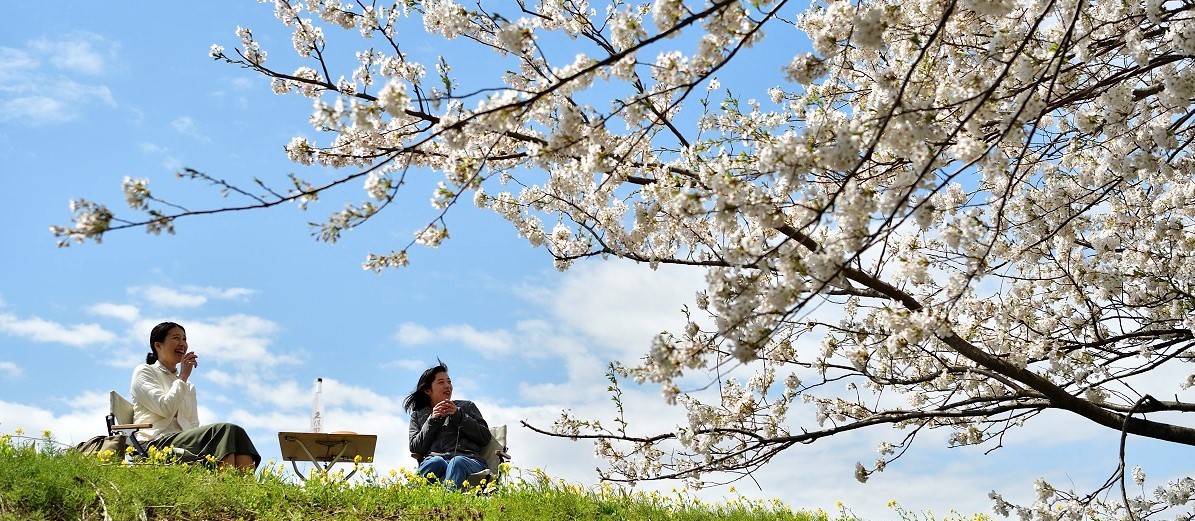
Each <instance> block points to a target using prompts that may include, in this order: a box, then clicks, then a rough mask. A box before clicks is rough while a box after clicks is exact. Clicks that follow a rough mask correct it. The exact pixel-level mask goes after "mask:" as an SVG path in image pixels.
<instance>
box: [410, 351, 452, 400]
mask: <svg viewBox="0 0 1195 521" xmlns="http://www.w3.org/2000/svg"><path fill="white" fill-rule="evenodd" d="M436 363H437V364H439V365H436V366H435V367H429V368H427V370H426V371H424V372H423V374H421V375H419V382H418V383H416V384H415V390H414V391H411V394H408V395H407V398H406V399H405V400H403V401H402V408H403V409H404V410H406V411H407V412H408V413H409V412H412V411H418V410H419V409H422V408H424V407H431V405H432V398H431V397H430V396H428V395H427V390H428V389H431V388H432V382H434V381H436V375H437V374H440V373H447V372H448V366H447V365H444V362H441V361H440V359H439V358H437V359H436Z"/></svg>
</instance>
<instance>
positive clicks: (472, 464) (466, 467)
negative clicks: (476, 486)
mask: <svg viewBox="0 0 1195 521" xmlns="http://www.w3.org/2000/svg"><path fill="white" fill-rule="evenodd" d="M486 468H487V467H486V464H485V463H482V462H480V461H477V460H475V459H473V458H470V457H468V456H453V457H452V459H450V460H449V459H444V456H429V457H427V458H426V459H424V460H423V463H420V464H419V475H420V476H424V477H426V476H427V474H428V473H429V472H430V473H431V474H433V475H435V476H436V478H438V479H440V480H441V481H449V482H451V485H449V486H450V487H451V488H460V486H461V484H462V483H464V482H465V478H467V477H469V474H472V473H474V472H481V471H483V470H485V469H486Z"/></svg>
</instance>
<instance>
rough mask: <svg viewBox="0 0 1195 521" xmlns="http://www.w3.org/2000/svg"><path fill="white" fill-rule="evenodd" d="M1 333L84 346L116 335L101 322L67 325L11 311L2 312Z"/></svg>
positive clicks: (102, 342) (105, 340)
mask: <svg viewBox="0 0 1195 521" xmlns="http://www.w3.org/2000/svg"><path fill="white" fill-rule="evenodd" d="M0 333H7V334H9V335H12V336H16V337H21V338H27V339H29V340H32V341H34V342H47V343H58V344H66V345H69V346H75V347H82V346H88V345H95V344H107V343H109V342H112V341H113V340H115V339H116V335H115V334H114V333H112V332H110V331H108V330H106V329H104V328H103V326H100V325H99V324H74V325H65V324H59V323H57V322H51V321H49V320H44V319H41V318H38V317H30V318H24V319H22V318H17V317H16V316H15V315H12V314H10V313H0Z"/></svg>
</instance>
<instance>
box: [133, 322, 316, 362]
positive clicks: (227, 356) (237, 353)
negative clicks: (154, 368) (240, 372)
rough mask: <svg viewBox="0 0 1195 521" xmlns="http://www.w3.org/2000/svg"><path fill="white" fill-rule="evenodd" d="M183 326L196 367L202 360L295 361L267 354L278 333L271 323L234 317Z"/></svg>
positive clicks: (147, 327) (147, 328)
mask: <svg viewBox="0 0 1195 521" xmlns="http://www.w3.org/2000/svg"><path fill="white" fill-rule="evenodd" d="M154 323H155V324H156V322H154ZM180 323H181V322H180ZM152 327H153V324H148V323H147V325H146V326H145V327H143V328H141V329H143V330H144V331H149V330H150V329H151V328H152ZM183 327H185V328H186V329H187V344H188V345H189V347H190V349H191V350H192V351H194V352H196V353H197V354H198V355H199V357H200V364H202V363H203V361H204V360H207V361H210V362H218V363H231V364H253V365H262V366H270V365H275V364H291V363H294V362H295V359H294V358H293V357H292V356H290V355H282V354H278V353H273V352H271V350H270V346H271V345H272V344H273V342H274V339H273V337H274V334H275V333H277V332H278V324H276V323H275V322H273V321H271V320H267V319H264V318H261V317H257V316H253V315H245V314H236V315H229V316H224V317H218V318H216V319H214V320H210V321H207V320H192V321H190V322H188V323H185V324H183Z"/></svg>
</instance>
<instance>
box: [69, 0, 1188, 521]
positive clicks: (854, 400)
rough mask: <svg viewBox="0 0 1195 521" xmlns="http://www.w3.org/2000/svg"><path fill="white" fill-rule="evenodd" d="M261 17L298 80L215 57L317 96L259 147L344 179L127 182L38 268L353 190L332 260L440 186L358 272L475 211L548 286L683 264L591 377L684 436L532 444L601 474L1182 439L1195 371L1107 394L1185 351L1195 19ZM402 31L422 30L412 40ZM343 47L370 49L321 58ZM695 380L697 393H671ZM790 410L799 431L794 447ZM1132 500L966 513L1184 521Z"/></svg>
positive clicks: (445, 11)
mask: <svg viewBox="0 0 1195 521" xmlns="http://www.w3.org/2000/svg"><path fill="white" fill-rule="evenodd" d="M274 9H275V15H276V17H277V19H278V20H279V21H280V22H281V23H282V24H285V25H286V27H288V28H290V30H291V31H293V46H294V51H296V52H297V55H296V56H289V57H288V58H287V59H276V58H274V57H272V56H271V59H270V60H267V51H266V50H265V49H263V48H261V46H260V45H259V43H258V42H257V41H256V40H255V39H254V37H253V33H252V32H251V31H250V29H248V28H241V29H239V30H238V31H237V35H238V36H239V38H240V43H239V46H237V47H236V48H235V49H234V50H232V51H229V50H226V49H225V48H223V47H220V46H213V47H212V49H211V56H212V57H213V58H214V59H215V60H217V61H221V62H226V63H228V64H231V65H234V66H239V67H243V68H246V69H249V70H250V71H252V72H254V73H258V74H262V75H265V76H267V77H269V78H271V80H272V84H273V90H274V92H276V93H278V94H290V95H298V96H305V97H308V98H310V99H312V100H313V103H314V109H313V111H312V112H311V114H310V118H311V123H312V125H313V127H314V129H315V130H316V131H318V135H319V136H322V138H320V139H307V138H302V137H297V138H294V139H293V140H292V141H291V142H290V143H289V144H287V145H286V152H287V154H288V155H289V157H290V159H291V160H293V161H294V162H295V163H299V164H301V165H312V166H316V167H335V168H336V169H337V170H336V172H340V173H341V175H338V176H336V177H335V178H333V179H331V180H326V179H325V178H324V177H318V178H312V179H318V180H312V179H309V178H304V177H301V176H298V175H292V176H290V177H289V178H286V180H285V181H283V180H279V179H275V180H272V181H271V180H269V179H265V180H261V181H257V182H256V184H252V185H249V186H237V185H235V184H233V183H229V182H226V181H224V180H222V179H220V178H219V177H218V176H212V175H209V174H206V173H202V172H200V171H196V170H189V169H188V170H186V171H184V172H183V173H182V175H184V176H187V177H191V178H194V179H196V180H198V181H200V182H207V183H211V184H213V185H216V186H217V187H218V188H219V189H220V190H222V191H223V192H225V193H226V194H231V195H233V196H236V197H239V198H240V201H241V203H243V204H232V205H224V206H220V207H218V208H214V209H208V210H191V209H187V208H181V207H178V206H175V205H172V204H170V203H169V202H168V201H167V200H166V199H164V198H159V197H158V196H156V195H155V194H153V193H151V191H150V189H149V184H148V181H147V180H145V179H126V180H125V181H124V189H125V194H126V196H127V203H128V205H129V206H130V207H131V208H132V209H133V210H134V211H137V212H140V214H139V215H140V216H139V217H134V218H127V219H126V218H120V217H117V216H116V214H115V213H113V212H112V211H111V210H110V209H109V208H107V207H106V206H104V205H102V204H99V203H96V202H92V201H87V200H77V201H75V202H74V203H73V204H72V211H73V212H74V216H73V225H72V226H69V227H53V228H52V231H53V233H54V234H55V235H56V236H57V237H58V238H59V241H60V244H61V245H64V246H65V245H67V244H70V243H73V242H81V241H84V240H87V239H94V240H95V241H97V242H98V241H99V240H100V239H101V238H102V237H103V235H104V234H105V233H107V232H110V231H113V230H119V229H126V228H138V227H143V228H145V229H147V230H148V231H150V232H154V233H158V232H161V231H168V232H173V231H174V229H173V227H174V224H175V222H176V221H178V220H179V219H181V218H184V217H189V216H194V215H201V214H207V213H213V212H220V211H234V210H242V209H250V208H268V207H273V206H278V205H285V204H288V203H290V204H296V205H298V206H299V207H301V208H305V207H306V205H307V204H308V203H310V202H311V201H314V200H316V199H318V198H319V197H321V196H322V195H327V194H330V193H332V192H331V190H332V189H333V188H337V187H340V186H342V185H345V184H348V183H354V184H356V183H359V184H360V185H362V186H363V188H364V190H365V195H364V197H363V198H362V199H360V200H359V202H349V203H348V204H347V205H346V206H344V209H343V210H342V211H339V212H336V213H333V214H332V215H330V216H329V217H328V218H327V220H326V221H325V222H323V223H322V224H320V225H318V226H317V227H316V229H315V230H314V232H315V234H316V235H317V237H318V238H319V239H320V240H324V241H332V242H335V241H336V240H337V239H338V237H339V236H340V234H341V233H343V232H344V231H345V230H348V229H351V228H354V227H356V226H361V225H363V224H365V223H366V222H367V221H369V220H370V219H371V218H372V217H373V216H375V215H377V214H378V213H379V212H381V211H382V210H383V209H385V208H386V207H387V205H388V204H389V203H391V202H393V201H395V199H396V197H398V196H399V194H400V193H401V191H402V188H403V186H404V184H406V183H407V182H408V181H409V179H411V178H414V176H422V177H427V176H430V175H435V176H438V178H439V182H438V187H437V188H435V190H434V193H433V194H432V209H431V210H430V211H429V214H428V215H429V219H428V224H427V226H426V227H423V228H421V229H419V230H415V233H414V236H413V238H412V239H411V240H410V242H409V243H406V244H399V245H395V246H394V247H393V249H389V248H388V249H389V251H385V252H382V253H371V254H369V255H368V256H367V258H366V260H365V262H364V266H365V268H367V269H372V270H382V269H385V268H391V267H401V266H404V265H406V264H407V263H408V262H409V258H408V252H409V251H410V250H411V248H412V247H415V246H416V245H423V246H429V247H434V246H436V245H438V244H440V243H441V241H443V240H444V239H446V238H447V237H448V236H449V228H448V223H449V221H450V219H449V217H450V211H451V210H453V208H455V207H457V205H458V204H469V203H472V204H475V205H477V206H478V207H481V208H484V209H488V210H492V211H493V212H494V213H496V214H498V215H499V216H501V218H503V219H505V220H507V221H509V222H510V223H511V224H512V225H513V227H514V229H515V231H516V232H517V233H518V234H519V236H521V237H524V238H526V239H527V240H528V241H529V242H530V243H531V244H532V245H535V246H539V247H542V248H543V249H544V250H545V251H546V252H547V253H548V254H549V255H551V256H552V258H553V259H554V260H555V262H556V264H557V266H558V267H559V268H560V269H567V268H568V267H569V266H570V265H571V264H573V263H574V262H576V261H579V260H582V259H588V258H591V257H599V258H607V257H620V258H624V259H630V260H633V261H638V262H643V263H649V264H651V265H652V266H658V265H661V264H675V265H683V266H688V267H691V268H692V269H697V270H703V271H704V272H705V274H706V280H707V282H708V288H707V289H705V290H704V291H702V292H700V293H699V294H698V295H697V306H696V308H695V309H686V310H685V311H684V312H685V314H686V317H687V318H688V326H687V327H686V328H685V329H684V330H681V331H672V332H668V333H664V334H661V335H660V336H659V337H658V338H656V340H655V341H654V343H653V344H652V345H651V346H650V348H649V351H648V352H647V353H646V354H645V356H644V358H643V359H642V360H639V361H634V362H623V363H615V364H613V365H612V366H611V373H610V378H611V381H612V382H613V384H614V385H612V387H611V388H612V390H614V392H615V393H616V395H615V397H616V398H617V397H618V394H617V393H619V392H620V391H619V388H618V382H619V381H620V380H621V381H623V382H625V381H627V380H628V379H630V380H633V381H635V382H639V383H652V384H655V385H658V386H660V387H661V388H662V389H663V392H664V398H663V399H665V400H667V401H669V402H672V403H678V404H681V405H682V406H683V407H684V408H685V410H686V411H687V413H688V420H689V421H688V423H687V424H685V425H678V426H676V428H675V429H674V430H672V431H670V432H662V433H637V432H635V429H634V425H633V423H631V422H633V419H632V420H630V421H628V420H624V419H623V416H621V415H620V416H619V417H618V421H617V422H616V425H615V426H614V428H610V426H609V425H602V424H601V423H599V422H596V421H592V420H587V419H582V418H574V417H572V416H571V415H569V414H567V413H566V414H565V415H564V416H563V417H562V418H561V419H560V421H558V422H557V423H556V424H555V425H554V426H552V427H551V428H545V429H541V430H542V431H543V432H549V433H551V434H552V435H555V436H567V437H572V438H584V439H591V440H593V441H594V443H595V447H596V450H597V452H598V453H599V454H600V455H601V456H603V457H605V458H606V459H607V460H608V461H609V467H608V468H607V469H606V470H604V471H603V476H602V477H603V478H605V479H611V480H622V481H631V482H634V481H640V480H650V479H671V478H682V479H688V480H692V481H694V482H695V483H697V484H700V483H701V482H702V481H703V480H704V479H706V477H707V476H719V475H722V476H726V475H729V476H736V475H739V476H741V475H743V474H749V473H750V472H752V471H753V470H754V469H757V468H758V467H759V466H760V465H764V464H765V463H766V462H767V461H769V460H770V459H771V458H772V457H774V456H775V455H777V454H779V453H780V452H782V451H786V450H789V449H792V448H794V447H796V446H799V445H801V444H805V443H813V442H816V441H818V440H821V439H823V438H826V437H830V436H834V435H840V434H847V433H851V432H852V431H855V430H859V429H865V428H872V427H877V426H895V427H898V428H899V429H900V430H898V431H895V432H902V433H904V435H903V436H902V437H900V438H899V439H894V440H891V441H890V442H885V443H884V444H883V445H881V447H880V448H879V449H880V454H881V456H880V458H879V459H877V460H875V461H871V462H866V463H860V464H858V465H857V467H856V471H855V472H856V476H857V477H858V478H859V479H860V480H866V479H867V477H868V476H869V475H871V474H872V473H874V472H878V471H882V470H884V468H885V466H886V465H888V464H890V463H892V462H893V461H895V460H896V459H898V458H899V457H900V456H901V455H902V454H904V453H905V452H906V451H907V450H908V449H909V448H910V447H911V446H912V444H913V442H914V441H915V440H916V438H917V436H918V434H919V433H921V432H923V431H925V430H927V429H946V430H949V431H950V432H951V433H952V434H951V436H950V444H952V445H982V444H993V443H995V444H1000V443H1003V442H1004V441H1005V440H1006V438H1007V439H1008V440H1012V439H1015V436H1014V432H1013V431H1014V430H1015V428H1016V427H1018V426H1022V425H1025V424H1026V423H1028V422H1031V421H1033V420H1034V419H1035V418H1036V417H1038V416H1039V415H1040V414H1041V413H1043V412H1045V411H1051V410H1056V411H1062V412H1065V413H1067V414H1071V415H1074V416H1075V417H1078V418H1082V419H1084V420H1087V421H1090V422H1091V423H1093V424H1095V425H1099V426H1102V427H1106V428H1108V429H1112V430H1115V431H1119V432H1121V433H1122V436H1124V437H1125V438H1122V443H1124V441H1123V440H1131V439H1132V438H1129V437H1128V436H1129V435H1132V436H1140V437H1146V438H1154V439H1158V440H1164V441H1169V442H1173V443H1177V444H1184V445H1192V444H1195V429H1192V428H1190V427H1186V426H1184V425H1182V424H1181V423H1179V422H1176V421H1173V419H1174V418H1175V417H1176V415H1174V414H1172V413H1175V412H1179V413H1181V412H1195V404H1193V403H1189V402H1182V401H1179V400H1178V398H1177V396H1178V391H1179V390H1182V389H1187V388H1188V387H1190V386H1191V385H1192V384H1193V383H1195V376H1186V377H1185V378H1181V377H1180V378H1178V379H1177V380H1176V381H1169V380H1168V381H1162V382H1158V381H1153V382H1152V384H1153V385H1154V387H1152V388H1156V389H1161V390H1162V391H1163V392H1165V393H1166V394H1162V393H1161V392H1155V393H1154V394H1149V393H1147V392H1144V391H1142V390H1140V386H1138V385H1135V383H1134V382H1140V381H1142V379H1143V378H1146V377H1148V376H1149V375H1155V374H1159V369H1162V368H1168V369H1169V368H1172V367H1174V366H1176V365H1177V366H1179V367H1180V368H1186V367H1189V366H1182V365H1179V364H1185V363H1190V362H1191V361H1192V356H1193V355H1192V351H1191V348H1192V346H1193V341H1195V338H1193V336H1192V328H1193V326H1195V204H1192V202H1193V201H1195V182H1193V174H1195V163H1193V160H1192V157H1191V155H1190V154H1189V153H1188V152H1187V147H1188V145H1189V144H1190V143H1191V142H1192V140H1195V129H1193V127H1192V125H1193V123H1195V121H1193V120H1192V116H1193V115H1195V111H1193V110H1192V104H1191V99H1192V95H1195V68H1192V67H1191V62H1192V58H1193V57H1195V2H1191V1H1190V0H906V1H903V2H900V1H885V0H849V1H847V0H829V1H816V2H812V4H810V3H806V2H790V1H785V0H752V1H750V2H745V1H741V0H702V1H691V2H683V1H681V0H657V1H655V2H651V3H647V4H634V3H627V2H623V1H621V0H613V1H610V2H605V3H597V2H595V3H592V4H591V3H590V2H587V1H585V0H540V1H538V2H531V1H528V0H519V1H518V2H517V3H514V2H479V3H472V4H458V3H456V2H453V1H451V0H426V1H418V0H406V1H402V2H396V3H395V4H394V5H385V6H383V5H378V3H377V2H358V3H356V4H353V3H342V2H340V1H338V0H307V1H302V2H301V1H298V0H276V1H275V2H274ZM419 23H421V24H422V28H423V29H425V31H426V34H417V33H416V32H415V31H413V30H411V29H412V28H414V27H415V26H416V24H419ZM326 31H327V32H326ZM333 35H334V36H335V37H333ZM429 35H430V36H429ZM350 37H352V38H357V37H360V38H362V39H363V43H360V42H358V43H351V38H350ZM429 37H430V38H440V39H443V40H444V42H445V45H446V48H447V47H448V45H449V44H451V46H455V47H453V48H458V49H467V52H471V53H485V54H487V55H488V56H489V57H490V59H492V60H493V61H494V62H495V63H498V64H501V67H502V68H504V70H505V73H499V74H496V75H495V76H500V77H477V76H476V75H472V76H471V75H461V74H458V73H457V72H455V70H454V68H453V63H454V59H456V58H454V57H453V56H451V55H450V53H449V52H447V51H446V52H445V55H444V56H442V57H440V58H439V59H438V61H437V62H435V63H427V64H424V63H418V62H416V61H414V60H413V58H411V55H410V54H409V49H410V48H411V46H413V45H414V44H415V42H422V41H426V39H427V38H429ZM338 42H350V43H348V44H346V45H358V44H359V45H360V46H361V47H363V48H364V49H365V50H360V51H358V52H356V54H355V56H356V61H355V62H350V63H339V62H337V61H336V60H333V59H332V58H331V57H332V56H334V55H336V53H338V52H343V51H344V49H343V48H338V47H337V43H338ZM287 60H289V61H287ZM743 60H748V61H750V62H751V65H750V69H746V68H745V67H746V64H744V63H741V62H742V61H743ZM769 60H771V61H769ZM342 61H343V60H342ZM276 62H278V63H277V65H275V63H276ZM736 67H738V68H737V69H736ZM745 70H750V71H752V74H749V75H744V74H743V71H745ZM728 71H737V72H734V73H733V74H731V73H730V72H728ZM746 76H750V78H747V77H746ZM761 85H762V86H761ZM321 172H326V169H321ZM279 183H284V185H285V188H281V189H280V188H277V186H279ZM337 193H340V192H337ZM234 200H235V199H234ZM462 200H464V201H465V202H464V203H462ZM825 309H832V310H834V311H833V313H824V312H819V311H818V310H825ZM827 316H833V317H834V318H833V319H827V318H825V317H827ZM646 348H648V346H645V349H646ZM1178 370H1179V371H1181V373H1182V374H1188V375H1189V374H1191V371H1190V369H1178ZM732 374H733V375H736V376H733V377H729V376H727V375H732ZM1165 374H1176V373H1175V372H1174V371H1170V372H1167V373H1165ZM744 375H745V376H744ZM702 379H704V380H706V381H708V382H710V383H713V384H717V385H716V386H709V387H710V388H715V389H716V391H714V392H712V393H711V392H697V391H692V390H691V389H694V388H695V387H693V386H692V385H691V384H692V382H694V381H700V380H702ZM707 390H708V389H707ZM1155 394H1156V395H1155ZM1168 398H1170V399H1168ZM616 403H617V404H618V406H619V412H621V408H622V404H621V402H619V401H617V400H616ZM798 411H804V413H803V414H804V417H807V418H813V419H814V420H811V421H808V422H798V421H796V420H795V418H796V417H797V416H798ZM1177 416H1179V417H1181V416H1182V415H1181V414H1180V415H1177ZM1122 462H1123V459H1122ZM728 473H729V474H728ZM1130 480H1131V481H1130ZM1133 481H1135V482H1136V483H1135V484H1134V483H1132V482H1133ZM1126 482H1128V483H1127V486H1126ZM1144 482H1145V475H1144V471H1143V470H1142V469H1132V470H1131V471H1126V469H1124V468H1123V463H1122V468H1121V470H1120V472H1119V473H1118V474H1116V475H1114V476H1113V478H1112V479H1110V480H1109V481H1108V484H1107V485H1106V486H1105V488H1101V489H1100V490H1097V491H1086V492H1079V491H1069V492H1068V491H1063V490H1062V489H1060V488H1057V487H1054V486H1052V485H1050V484H1048V483H1045V482H1039V483H1038V491H1039V494H1038V500H1037V502H1036V503H1034V504H1031V505H1012V504H1010V503H1008V502H1006V501H1005V500H1004V499H1003V498H1002V497H1001V496H1000V495H998V494H996V493H993V495H992V498H993V500H994V502H995V506H996V510H997V511H998V512H1000V513H1003V514H1005V515H1008V514H1010V513H1013V512H1015V513H1017V514H1019V515H1020V516H1021V517H1022V518H1040V519H1057V518H1059V517H1060V516H1061V517H1063V518H1068V519H1072V518H1073V519H1079V518H1081V517H1082V516H1092V515H1097V516H1109V517H1115V518H1122V517H1136V518H1145V517H1150V516H1154V517H1157V516H1160V515H1170V514H1171V513H1175V512H1178V513H1177V514H1176V515H1178V516H1179V517H1183V516H1185V518H1188V519H1189V518H1190V516H1191V515H1192V514H1191V513H1190V509H1189V505H1190V501H1191V500H1192V494H1193V491H1195V479H1192V478H1189V477H1188V478H1184V479H1181V480H1178V481H1173V482H1170V483H1167V484H1164V485H1162V486H1159V487H1158V488H1157V489H1156V491H1148V492H1147V491H1146V490H1145V488H1144ZM1133 490H1137V492H1136V493H1134V492H1133ZM1105 491H1107V492H1111V493H1110V494H1108V493H1103V492H1105ZM1184 509H1186V512H1185V513H1184V512H1183V510H1184Z"/></svg>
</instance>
